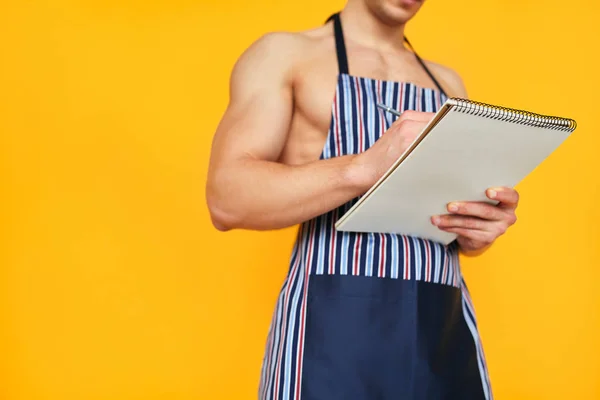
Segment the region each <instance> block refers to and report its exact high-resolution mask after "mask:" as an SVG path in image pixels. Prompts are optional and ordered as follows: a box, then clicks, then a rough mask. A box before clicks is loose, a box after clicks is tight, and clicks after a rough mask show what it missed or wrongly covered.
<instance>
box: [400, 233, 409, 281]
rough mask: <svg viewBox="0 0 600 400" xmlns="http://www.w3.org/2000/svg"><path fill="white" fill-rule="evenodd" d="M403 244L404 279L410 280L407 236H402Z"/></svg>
mask: <svg viewBox="0 0 600 400" xmlns="http://www.w3.org/2000/svg"><path fill="white" fill-rule="evenodd" d="M402 243H403V244H404V246H403V247H404V249H403V252H404V253H403V254H404V279H410V252H409V251H408V246H409V244H408V239H407V238H406V236H402Z"/></svg>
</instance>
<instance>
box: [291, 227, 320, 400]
mask: <svg viewBox="0 0 600 400" xmlns="http://www.w3.org/2000/svg"><path fill="white" fill-rule="evenodd" d="M315 225H316V224H315V223H314V221H313V222H312V224H311V231H310V241H309V244H308V256H307V259H308V265H307V266H306V268H305V272H304V293H303V294H302V309H301V311H300V321H301V323H300V333H299V335H298V346H299V349H298V354H297V355H296V391H295V393H294V399H299V398H300V381H301V380H302V363H301V360H302V357H303V355H304V325H305V323H306V321H305V313H306V299H307V297H308V292H307V291H308V277H309V270H310V268H309V267H310V265H312V258H313V244H314V242H313V238H314V236H315Z"/></svg>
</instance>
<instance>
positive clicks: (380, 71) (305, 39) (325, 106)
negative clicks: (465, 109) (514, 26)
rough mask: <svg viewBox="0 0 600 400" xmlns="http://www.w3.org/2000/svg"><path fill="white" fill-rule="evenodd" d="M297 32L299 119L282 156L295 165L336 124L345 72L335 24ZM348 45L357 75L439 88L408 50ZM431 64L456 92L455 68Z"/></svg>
mask: <svg viewBox="0 0 600 400" xmlns="http://www.w3.org/2000/svg"><path fill="white" fill-rule="evenodd" d="M294 35H295V36H296V37H295V38H294V39H293V45H294V46H297V48H298V52H297V53H298V54H301V58H300V59H299V60H298V61H297V62H295V63H294V68H293V72H292V85H293V88H292V90H293V98H294V109H293V117H292V121H291V124H290V129H289V133H288V139H287V142H286V145H285V147H284V149H283V152H282V154H281V157H280V160H279V161H280V162H283V163H285V164H289V165H298V164H304V163H307V162H311V161H314V160H316V159H317V158H318V157H319V154H320V152H321V150H322V148H323V144H324V141H325V139H326V137H327V134H328V129H329V126H330V121H331V104H332V101H333V97H334V94H335V88H336V84H337V77H338V73H339V72H338V64H337V58H336V49H335V40H334V35H333V30H332V27H331V25H330V24H327V25H324V26H322V27H319V28H316V29H314V30H310V31H306V32H301V33H297V34H294ZM398 40H399V41H400V40H401V39H400V38H399V39H398ZM291 43H292V41H290V44H291ZM346 49H347V54H348V59H349V60H350V61H349V64H350V66H349V67H350V70H351V74H352V75H353V76H359V77H368V78H372V79H379V80H387V81H396V82H410V83H413V84H415V85H416V86H418V87H422V88H432V89H435V86H434V82H433V81H432V80H431V78H429V76H428V75H427V74H426V72H425V71H424V70H423V67H422V66H421V65H420V64H419V63H418V61H417V60H416V58H415V55H414V53H412V52H410V51H409V50H408V49H404V48H403V49H402V50H400V51H398V52H394V53H383V52H381V51H377V50H375V49H372V48H367V47H365V46H361V45H359V44H357V43H353V42H351V41H349V40H347V41H346ZM426 63H427V66H428V68H429V69H430V70H431V71H432V72H433V73H434V74H435V75H436V76H437V78H438V81H439V82H440V83H441V84H442V85H444V86H445V89H448V90H449V91H450V93H449V94H451V95H453V93H452V87H453V86H455V84H454V83H453V82H452V81H451V78H452V76H451V75H450V74H449V70H448V69H446V68H445V67H443V66H440V65H438V64H435V63H431V62H426ZM454 95H457V96H459V95H461V93H456V94H454Z"/></svg>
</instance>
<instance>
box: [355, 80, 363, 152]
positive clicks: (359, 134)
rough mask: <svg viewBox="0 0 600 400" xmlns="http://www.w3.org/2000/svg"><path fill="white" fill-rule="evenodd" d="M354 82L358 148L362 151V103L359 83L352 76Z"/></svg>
mask: <svg viewBox="0 0 600 400" xmlns="http://www.w3.org/2000/svg"><path fill="white" fill-rule="evenodd" d="M354 80H355V82H356V98H357V99H358V110H357V111H358V127H359V132H358V149H359V151H361V152H362V151H363V120H362V114H363V113H362V105H361V98H360V93H361V90H360V83H359V82H358V78H354Z"/></svg>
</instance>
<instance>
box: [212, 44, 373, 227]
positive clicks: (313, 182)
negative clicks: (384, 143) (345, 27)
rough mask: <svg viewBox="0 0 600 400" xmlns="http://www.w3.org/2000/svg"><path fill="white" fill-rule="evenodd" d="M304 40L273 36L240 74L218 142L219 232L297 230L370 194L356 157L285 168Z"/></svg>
mask: <svg viewBox="0 0 600 400" xmlns="http://www.w3.org/2000/svg"><path fill="white" fill-rule="evenodd" d="M297 40H298V39H297V38H294V37H291V35H288V34H279V33H278V34H270V35H267V36H265V37H263V38H261V39H259V40H258V41H257V42H256V43H254V44H253V45H252V46H251V47H250V48H249V49H248V50H247V51H246V52H245V53H244V54H243V55H242V56H241V57H240V59H239V60H238V62H237V63H236V65H235V67H234V69H233V72H232V75H231V82H230V103H229V105H228V107H227V110H226V111H225V114H224V116H223V118H222V120H221V122H220V124H219V126H218V128H217V131H216V133H215V136H214V140H213V146H212V152H211V159H210V165H209V173H208V180H207V186H206V198H207V203H208V207H209V210H210V214H211V219H212V221H213V224H214V226H215V227H216V228H217V229H219V230H222V231H226V230H230V229H235V228H243V229H254V230H267V229H279V228H284V227H288V226H292V225H295V224H298V223H301V222H303V221H305V220H308V219H310V218H312V217H315V216H317V215H319V214H322V213H324V212H326V211H328V210H331V209H333V208H335V207H337V206H339V205H341V204H343V203H345V202H347V201H349V200H350V199H352V198H354V197H356V196H358V195H359V194H361V193H362V192H364V191H366V190H367V188H368V187H369V184H370V182H368V179H367V178H366V177H365V174H363V173H362V170H363V168H361V167H360V166H359V165H357V164H355V163H353V159H354V158H355V156H353V155H349V156H343V157H337V158H333V159H329V160H316V161H314V162H310V163H307V164H304V165H299V166H289V165H285V164H282V163H279V162H278V161H277V160H278V159H279V156H280V154H281V151H282V149H283V148H284V145H285V142H286V139H287V134H288V128H289V125H290V121H291V118H292V110H293V87H292V68H293V59H294V56H295V55H296V54H297V51H298V48H297V46H298V44H297Z"/></svg>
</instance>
